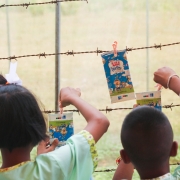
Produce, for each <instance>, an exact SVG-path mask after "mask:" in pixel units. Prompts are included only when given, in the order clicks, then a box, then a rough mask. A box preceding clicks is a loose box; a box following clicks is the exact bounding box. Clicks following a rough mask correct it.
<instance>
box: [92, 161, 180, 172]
mask: <svg viewBox="0 0 180 180" xmlns="http://www.w3.org/2000/svg"><path fill="white" fill-rule="evenodd" d="M169 165H170V166H175V165H180V162H177V163H172V164H169ZM113 171H116V169H115V168H112V169H101V170H96V171H94V172H113Z"/></svg>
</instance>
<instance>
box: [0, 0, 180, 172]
mask: <svg viewBox="0 0 180 180" xmlns="http://www.w3.org/2000/svg"><path fill="white" fill-rule="evenodd" d="M75 1H85V2H87V3H88V0H54V1H49V2H41V3H30V2H29V3H22V4H2V5H0V8H3V7H13V6H14V7H18V6H19V7H25V8H26V9H27V8H28V7H29V6H34V5H46V4H56V5H58V4H59V3H61V2H75ZM178 44H180V42H175V43H169V44H159V45H156V44H154V45H153V46H145V47H138V48H133V47H132V48H128V47H127V46H126V48H125V50H126V51H127V52H128V51H133V50H141V49H151V48H155V49H160V50H161V49H162V47H166V46H172V45H178ZM105 52H109V51H104V50H99V49H98V48H97V49H96V50H94V51H82V52H75V51H73V50H72V51H69V50H68V51H67V52H63V53H50V54H48V53H45V52H44V53H39V54H31V55H20V56H15V55H14V56H9V57H5V58H0V60H13V59H14V60H17V59H19V58H26V57H39V59H40V58H41V57H44V58H46V57H47V56H55V55H67V56H68V55H73V56H74V55H76V54H97V56H98V54H101V53H105ZM178 106H180V104H176V105H173V103H172V104H170V105H164V106H162V108H165V109H171V110H172V108H174V107H178ZM131 109H133V108H128V107H127V108H108V106H106V108H105V109H99V111H104V112H106V113H108V112H111V111H117V110H131ZM58 112H60V111H54V110H44V111H43V113H47V114H48V113H58ZM63 112H78V113H79V114H80V112H79V110H77V109H73V110H63ZM169 165H180V162H177V163H170V164H169ZM114 171H116V169H115V168H112V169H103V170H96V171H95V172H96V173H97V172H98V173H99V172H114Z"/></svg>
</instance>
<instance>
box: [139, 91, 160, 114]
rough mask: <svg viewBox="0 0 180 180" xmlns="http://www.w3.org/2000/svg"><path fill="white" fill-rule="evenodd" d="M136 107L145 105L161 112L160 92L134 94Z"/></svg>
mask: <svg viewBox="0 0 180 180" xmlns="http://www.w3.org/2000/svg"><path fill="white" fill-rule="evenodd" d="M136 101H137V105H140V106H142V105H147V106H150V107H152V108H156V109H158V110H160V111H161V110H162V106H161V91H150V92H142V93H136Z"/></svg>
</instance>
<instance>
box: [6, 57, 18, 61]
mask: <svg viewBox="0 0 180 180" xmlns="http://www.w3.org/2000/svg"><path fill="white" fill-rule="evenodd" d="M12 59H15V60H16V61H17V59H16V56H9V57H8V60H10V61H11V60H12Z"/></svg>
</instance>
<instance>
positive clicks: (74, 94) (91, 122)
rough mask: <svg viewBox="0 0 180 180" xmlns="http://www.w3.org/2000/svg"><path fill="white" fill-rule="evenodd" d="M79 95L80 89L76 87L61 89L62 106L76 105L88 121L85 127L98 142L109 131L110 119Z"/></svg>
mask: <svg viewBox="0 0 180 180" xmlns="http://www.w3.org/2000/svg"><path fill="white" fill-rule="evenodd" d="M79 96H80V91H78V90H76V89H73V88H69V87H67V88H63V89H61V91H60V98H59V99H60V103H61V107H65V106H67V105H69V104H72V105H74V106H75V107H76V108H77V109H78V110H79V111H80V112H81V114H82V115H83V116H84V118H85V119H86V121H87V126H86V127H85V128H84V129H85V130H87V131H88V132H89V133H90V134H92V136H93V137H94V140H95V142H97V141H98V140H99V139H100V138H101V136H102V135H103V134H104V133H105V132H106V131H107V129H108V126H109V121H108V119H107V118H106V116H104V115H103V114H102V113H101V112H99V111H98V110H97V109H96V108H94V107H93V106H91V105H90V104H88V103H87V102H85V101H84V100H82V99H81V98H80V97H79Z"/></svg>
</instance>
